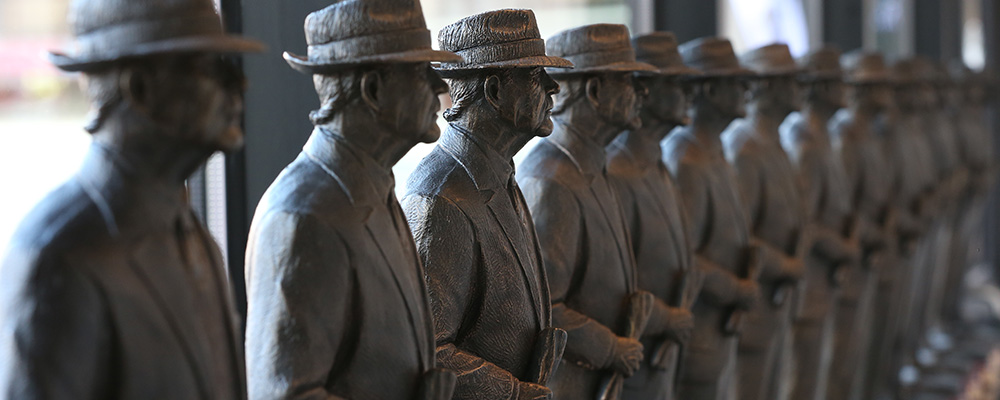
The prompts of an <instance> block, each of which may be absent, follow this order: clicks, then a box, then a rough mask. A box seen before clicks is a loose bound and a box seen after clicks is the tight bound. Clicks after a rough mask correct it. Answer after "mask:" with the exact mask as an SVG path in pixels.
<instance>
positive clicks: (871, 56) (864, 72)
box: [840, 49, 894, 84]
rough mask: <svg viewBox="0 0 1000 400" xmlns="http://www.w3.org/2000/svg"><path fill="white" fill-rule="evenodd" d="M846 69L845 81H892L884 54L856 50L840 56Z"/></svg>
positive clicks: (842, 65)
mask: <svg viewBox="0 0 1000 400" xmlns="http://www.w3.org/2000/svg"><path fill="white" fill-rule="evenodd" d="M840 67H841V68H843V69H844V82H847V83H850V84H872V83H892V82H893V81H894V79H893V78H892V77H891V76H890V75H889V69H888V68H886V66H885V59H884V58H883V57H882V54H880V53H875V52H866V51H863V50H860V49H858V50H854V51H851V52H848V53H846V54H844V55H843V56H841V57H840Z"/></svg>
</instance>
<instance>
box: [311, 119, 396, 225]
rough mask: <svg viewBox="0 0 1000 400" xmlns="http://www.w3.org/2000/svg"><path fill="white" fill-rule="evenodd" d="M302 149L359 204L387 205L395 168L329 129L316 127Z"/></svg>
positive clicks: (352, 202) (393, 184) (393, 181)
mask: <svg viewBox="0 0 1000 400" xmlns="http://www.w3.org/2000/svg"><path fill="white" fill-rule="evenodd" d="M302 151H303V153H305V154H306V156H307V157H309V159H310V160H312V161H313V162H315V163H317V164H319V165H320V166H321V167H322V168H323V170H324V171H326V173H327V174H330V176H331V177H333V178H334V179H335V180H337V182H338V183H339V184H340V185H341V187H342V188H343V189H344V192H346V193H347V196H348V197H349V198H350V200H351V204H353V205H355V206H358V207H361V206H371V205H384V204H386V201H388V199H389V195H390V194H392V190H393V187H394V186H395V179H394V178H393V175H392V170H390V169H387V168H384V167H382V166H381V165H378V163H376V162H375V160H374V159H372V157H371V156H369V155H367V154H365V153H364V152H362V151H359V150H357V148H355V147H354V146H352V145H351V144H350V143H348V142H347V141H346V140H344V139H343V138H340V137H339V136H337V135H334V134H333V133H331V132H330V131H328V130H326V129H323V128H320V127H316V128H315V129H314V130H313V133H312V135H311V136H310V137H309V140H308V141H307V142H306V144H305V146H303V148H302Z"/></svg>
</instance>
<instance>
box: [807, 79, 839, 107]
mask: <svg viewBox="0 0 1000 400" xmlns="http://www.w3.org/2000/svg"><path fill="white" fill-rule="evenodd" d="M811 85H812V90H813V93H814V95H815V96H816V99H817V100H818V101H820V102H822V103H826V104H829V105H831V106H833V107H836V108H843V107H845V106H846V105H847V102H846V100H845V96H844V82H842V81H839V80H835V79H827V80H821V81H816V82H813V83H812V84H811Z"/></svg>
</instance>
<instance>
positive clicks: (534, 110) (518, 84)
mask: <svg viewBox="0 0 1000 400" xmlns="http://www.w3.org/2000/svg"><path fill="white" fill-rule="evenodd" d="M502 75H503V78H500V79H499V87H498V90H497V97H496V98H497V102H498V104H497V107H496V109H497V112H498V113H500V115H501V117H503V118H504V119H505V120H507V121H510V122H511V123H513V125H514V128H515V129H517V130H518V131H521V132H530V133H531V134H532V135H533V136H548V135H549V134H551V133H552V119H551V118H550V117H551V116H552V105H553V100H552V96H553V95H555V94H556V93H558V92H559V84H558V83H556V81H555V80H553V79H552V78H551V77H550V76H549V74H548V73H546V72H545V69H544V68H542V67H535V68H513V69H510V70H508V71H506V73H505V74H502ZM498 78H499V76H498Z"/></svg>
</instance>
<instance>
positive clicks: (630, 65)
mask: <svg viewBox="0 0 1000 400" xmlns="http://www.w3.org/2000/svg"><path fill="white" fill-rule="evenodd" d="M659 70H660V69H659V68H656V67H654V66H653V65H652V64H646V63H643V62H638V61H630V62H621V63H614V64H607V65H601V66H594V67H585V68H574V69H571V70H551V71H547V72H548V73H549V75H553V76H559V75H579V74H593V73H604V72H640V73H651V74H655V73H657V72H659Z"/></svg>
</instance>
